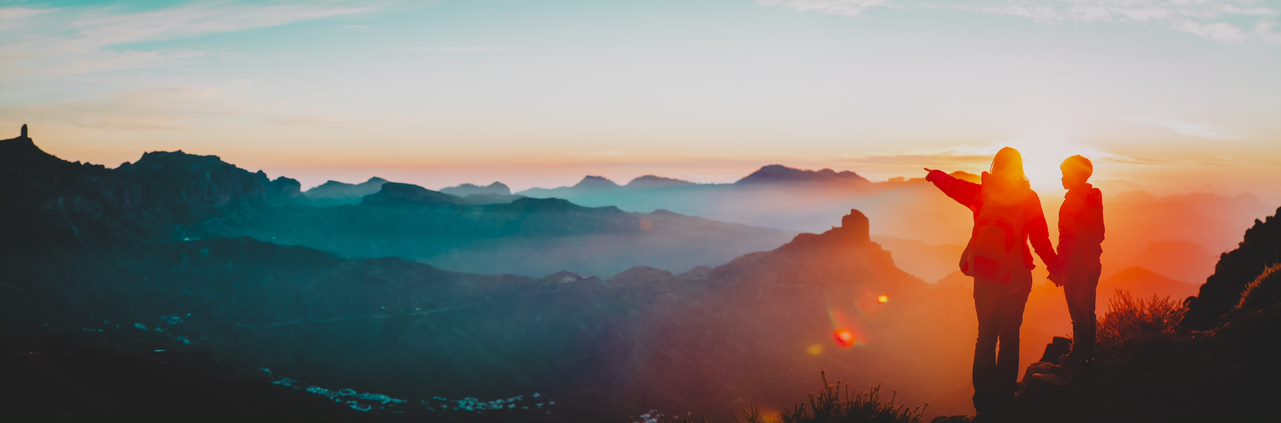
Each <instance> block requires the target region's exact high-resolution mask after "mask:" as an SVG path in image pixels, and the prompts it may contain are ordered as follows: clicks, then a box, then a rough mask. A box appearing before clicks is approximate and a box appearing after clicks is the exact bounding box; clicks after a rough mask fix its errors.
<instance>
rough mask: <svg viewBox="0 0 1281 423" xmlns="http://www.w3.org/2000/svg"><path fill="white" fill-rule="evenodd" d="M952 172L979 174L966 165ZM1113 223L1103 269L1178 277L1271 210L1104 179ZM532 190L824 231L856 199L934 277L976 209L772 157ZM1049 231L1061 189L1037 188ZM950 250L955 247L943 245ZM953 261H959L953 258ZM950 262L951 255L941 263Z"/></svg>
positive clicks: (906, 256) (908, 260) (1254, 201)
mask: <svg viewBox="0 0 1281 423" xmlns="http://www.w3.org/2000/svg"><path fill="white" fill-rule="evenodd" d="M953 175H955V176H957V177H959V178H962V179H967V180H972V181H974V180H977V178H978V175H975V174H972V173H966V172H962V171H958V172H954V173H953ZM1104 193H1105V195H1106V199H1105V207H1104V211H1105V213H1106V216H1105V217H1106V219H1105V220H1106V221H1107V222H1108V226H1109V227H1116V228H1125V230H1123V231H1109V233H1108V237H1107V240H1106V241H1105V242H1104V245H1103V247H1104V249H1105V250H1106V251H1107V254H1104V256H1103V257H1104V268H1105V271H1104V273H1105V274H1110V273H1113V272H1117V271H1121V270H1123V269H1125V268H1128V267H1133V266H1140V267H1145V268H1149V269H1153V270H1154V271H1156V272H1158V273H1161V274H1163V275H1165V276H1167V277H1170V278H1173V279H1175V280H1186V281H1200V280H1203V279H1204V278H1205V277H1207V276H1209V274H1210V273H1211V272H1212V271H1213V263H1214V261H1215V260H1216V259H1217V255H1218V254H1219V253H1221V252H1224V251H1227V250H1230V249H1232V248H1234V246H1235V245H1236V243H1237V241H1238V240H1237V239H1236V235H1235V234H1239V233H1241V231H1243V230H1245V229H1246V227H1247V226H1248V223H1249V222H1250V221H1252V220H1254V218H1256V217H1257V216H1260V215H1263V214H1266V213H1269V212H1271V208H1270V207H1268V206H1266V205H1265V204H1264V203H1263V202H1262V201H1260V200H1259V199H1258V198H1257V197H1254V196H1252V195H1237V196H1225V195H1220V194H1215V193H1192V194H1180V195H1165V196H1156V195H1152V194H1149V193H1146V192H1142V191H1117V192H1113V191H1112V190H1110V189H1108V188H1107V187H1104ZM518 194H520V195H524V196H528V197H536V198H564V199H568V200H570V201H573V202H574V203H576V204H582V205H586V206H597V207H603V206H616V207H618V208H619V209H621V210H625V211H631V212H648V211H653V210H659V209H662V210H671V211H673V212H677V213H682V214H688V215H693V216H702V217H706V218H709V219H715V220H718V221H724V222H733V223H742V224H748V225H755V226H763V227H772V228H782V229H787V230H793V231H801V232H818V231H822V230H823V229H824V225H825V224H824V223H823V222H829V221H832V220H834V219H839V218H840V216H842V215H843V214H844V213H845V211H846V210H849V209H851V208H856V209H859V210H861V211H863V212H864V213H866V214H867V215H868V216H869V217H870V218H871V219H872V220H873V221H875V222H877V226H876V230H877V232H876V235H877V238H878V239H880V240H883V241H885V242H884V244H885V245H886V248H888V249H889V250H890V251H892V252H893V253H894V254H895V255H896V257H898V258H900V259H901V260H900V263H899V265H900V266H902V267H903V268H904V269H905V270H907V271H909V272H910V273H912V274H914V275H917V276H919V277H922V278H924V279H926V280H928V281H935V280H937V279H938V278H940V277H943V276H944V275H946V274H947V273H946V270H947V269H945V268H942V267H940V266H939V262H937V261H935V260H927V259H925V258H926V257H935V256H946V255H953V256H956V255H959V254H960V251H961V248H962V247H963V245H961V244H963V242H964V240H966V239H968V237H969V235H970V233H969V230H970V228H971V226H972V219H973V216H972V215H971V213H970V212H969V211H968V210H966V209H965V208H964V207H959V206H957V205H956V204H954V202H951V200H950V199H948V198H947V197H946V196H944V195H941V194H939V192H938V190H936V189H934V187H933V186H931V185H930V184H929V183H927V182H925V181H924V180H923V179H919V178H894V179H891V180H888V181H884V182H869V181H867V180H866V179H865V178H862V177H861V176H858V175H857V174H855V173H853V172H849V171H835V170H830V169H824V170H803V169H796V168H790V167H786V166H781V165H769V166H765V167H762V168H760V169H758V170H757V171H755V172H752V173H751V174H750V175H748V176H745V177H743V178H741V179H740V180H739V181H737V182H735V183H719V184H694V183H683V181H680V182H676V183H669V184H638V183H635V182H633V183H628V184H627V185H621V186H620V185H618V184H615V183H613V182H612V181H608V180H606V179H604V178H599V177H589V178H585V179H584V180H583V182H581V183H579V184H578V185H576V186H571V187H561V188H553V189H538V188H536V189H530V190H526V191H523V192H520V193H518ZM1040 197H1041V199H1042V201H1043V208H1044V209H1045V210H1046V211H1047V218H1049V219H1050V226H1051V231H1056V230H1057V228H1055V222H1056V219H1057V213H1055V212H1054V211H1055V210H1058V208H1059V204H1060V203H1061V202H1062V199H1063V193H1062V192H1061V191H1057V192H1041V193H1040ZM946 249H953V250H954V251H955V252H948V251H945V250H946ZM947 261H948V262H952V261H954V260H953V259H948V260H947ZM944 264H945V265H947V266H952V265H954V264H955V263H944Z"/></svg>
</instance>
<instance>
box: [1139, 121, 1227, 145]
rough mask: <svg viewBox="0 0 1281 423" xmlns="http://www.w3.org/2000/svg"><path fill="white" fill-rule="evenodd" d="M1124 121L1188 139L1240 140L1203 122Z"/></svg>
mask: <svg viewBox="0 0 1281 423" xmlns="http://www.w3.org/2000/svg"><path fill="white" fill-rule="evenodd" d="M1125 120H1127V121H1130V122H1136V123H1142V124H1148V125H1155V126H1159V127H1162V128H1165V129H1168V130H1170V131H1173V132H1174V133H1176V134H1179V135H1183V136H1188V137H1195V138H1203V139H1208V140H1236V139H1240V137H1238V136H1236V135H1233V134H1231V133H1227V132H1224V131H1222V130H1220V129H1219V128H1217V127H1215V126H1214V125H1213V124H1209V123H1204V122H1188V121H1184V120H1179V119H1175V118H1169V117H1163V116H1133V117H1129V118H1126V119H1125Z"/></svg>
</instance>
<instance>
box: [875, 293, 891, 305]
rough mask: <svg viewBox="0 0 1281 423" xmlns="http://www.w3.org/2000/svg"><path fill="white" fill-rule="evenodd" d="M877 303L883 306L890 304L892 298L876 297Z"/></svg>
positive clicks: (886, 296) (885, 296) (887, 296)
mask: <svg viewBox="0 0 1281 423" xmlns="http://www.w3.org/2000/svg"><path fill="white" fill-rule="evenodd" d="M876 302H878V303H881V304H888V303H889V302H890V296H889V295H881V296H879V297H876Z"/></svg>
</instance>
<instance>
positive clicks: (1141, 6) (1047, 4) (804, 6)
mask: <svg viewBox="0 0 1281 423" xmlns="http://www.w3.org/2000/svg"><path fill="white" fill-rule="evenodd" d="M756 2H757V3H758V4H761V5H766V6H779V7H786V8H790V9H794V10H799V11H805V12H816V13H826V14H832V15H844V16H857V15H860V14H863V13H864V12H867V11H868V10H872V9H877V8H895V9H902V10H954V11H963V12H970V13H979V14H988V15H1000V16H1010V17H1017V18H1023V19H1030V20H1033V21H1036V22H1038V23H1044V24H1054V23H1062V22H1133V23H1143V24H1156V25H1163V26H1165V27H1167V28H1169V29H1171V30H1174V31H1179V32H1184V33H1188V34H1191V35H1195V36H1198V37H1202V38H1207V39H1211V40H1215V41H1220V42H1225V43H1240V42H1246V41H1259V42H1264V43H1267V44H1271V45H1281V30H1278V29H1277V27H1278V18H1279V17H1281V4H1277V3H1276V2H1271V1H1269V2H1260V1H1257V0H1036V1H1033V0H956V1H947V2H942V1H938V0H756Z"/></svg>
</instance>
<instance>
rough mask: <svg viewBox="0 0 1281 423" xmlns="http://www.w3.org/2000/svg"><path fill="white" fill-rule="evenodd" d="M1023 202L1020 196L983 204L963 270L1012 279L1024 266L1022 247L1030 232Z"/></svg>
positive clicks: (982, 276) (979, 275)
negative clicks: (1016, 199)
mask: <svg viewBox="0 0 1281 423" xmlns="http://www.w3.org/2000/svg"><path fill="white" fill-rule="evenodd" d="M985 188H986V187H985ZM1014 192H1021V191H1014ZM985 200H986V199H985ZM1023 203H1024V201H1022V200H1021V199H1020V200H1018V201H1008V202H1007V201H1000V202H998V201H984V202H983V203H982V205H981V206H980V208H979V210H978V213H976V214H975V217H974V230H973V232H972V233H971V234H970V242H969V244H967V245H966V246H965V252H963V253H962V254H961V262H960V267H961V273H964V274H965V275H966V276H970V277H974V278H980V279H986V280H993V281H998V282H1009V281H1010V279H1011V278H1010V277H1011V275H1013V272H1014V271H1015V270H1018V269H1021V268H1023V267H1024V262H1023V260H1024V257H1023V248H1022V247H1023V245H1026V242H1027V241H1026V240H1027V234H1026V232H1024V231H1023V228H1022V226H1023V221H1024V220H1025V217H1024V207H1023Z"/></svg>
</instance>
